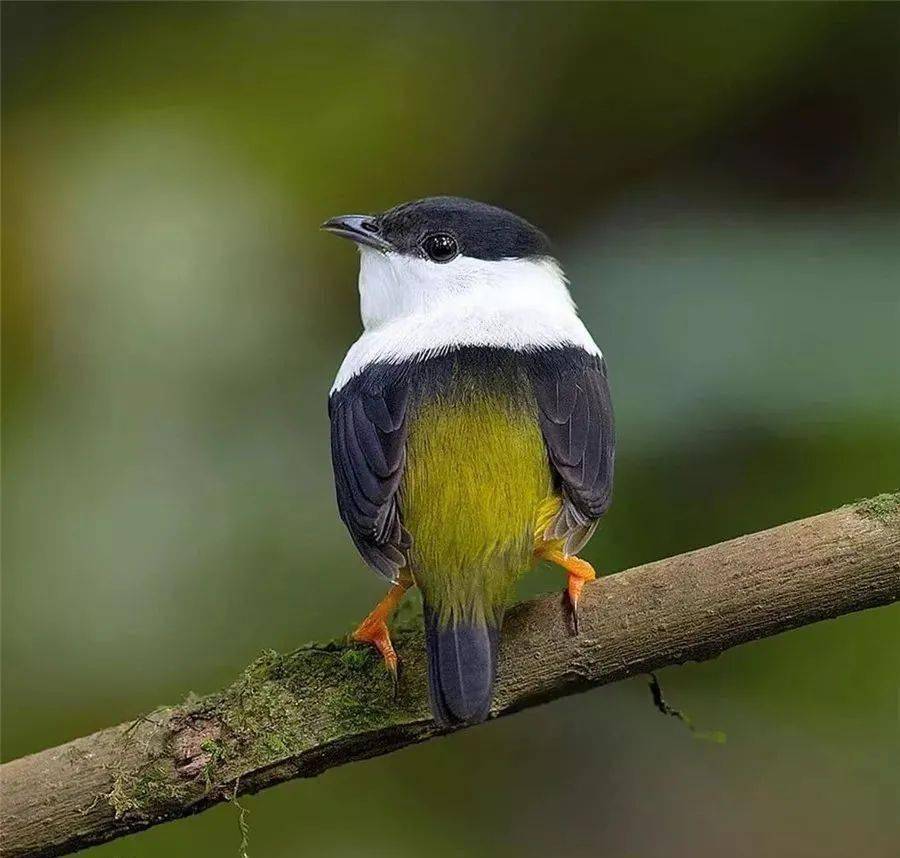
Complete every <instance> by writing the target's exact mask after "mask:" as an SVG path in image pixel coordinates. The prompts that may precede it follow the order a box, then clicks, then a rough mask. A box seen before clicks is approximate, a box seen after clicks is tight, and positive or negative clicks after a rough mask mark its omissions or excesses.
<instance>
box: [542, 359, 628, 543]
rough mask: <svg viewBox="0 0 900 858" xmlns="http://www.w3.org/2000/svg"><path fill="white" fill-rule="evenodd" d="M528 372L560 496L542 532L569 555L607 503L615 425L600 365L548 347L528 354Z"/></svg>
mask: <svg viewBox="0 0 900 858" xmlns="http://www.w3.org/2000/svg"><path fill="white" fill-rule="evenodd" d="M528 373H529V375H530V377H531V382H532V385H533V387H534V392H535V396H536V398H537V402H538V412H539V413H538V417H539V420H540V424H541V432H542V433H543V436H544V443H545V444H546V445H547V453H548V455H549V457H550V463H551V465H552V466H553V469H554V471H555V472H556V474H557V476H558V477H559V481H560V489H561V493H562V499H563V504H562V509H560V511H559V515H558V516H557V517H556V519H555V520H554V522H553V523H552V524H551V525H550V528H549V529H548V531H547V534H546V536H547V538H551V539H565V546H564V550H565V552H566V553H567V554H575V553H576V552H577V551H578V550H579V549H580V548H581V547H582V546H583V545H584V544H585V543H586V542H587V541H588V539H590V538H591V535H592V534H593V532H594V530H595V529H596V527H597V523H598V522H599V520H600V518H601V517H602V516H603V514H604V513H605V512H606V510H607V509H609V505H610V502H611V501H612V487H613V464H614V459H615V426H614V423H613V410H612V402H611V399H610V393H609V384H608V383H607V380H606V365H605V364H604V362H603V360H602V358H599V357H597V356H594V355H590V354H588V353H587V352H585V351H583V350H581V349H577V348H565V349H553V350H550V351H546V352H538V353H535V354H533V355H530V356H529V361H528Z"/></svg>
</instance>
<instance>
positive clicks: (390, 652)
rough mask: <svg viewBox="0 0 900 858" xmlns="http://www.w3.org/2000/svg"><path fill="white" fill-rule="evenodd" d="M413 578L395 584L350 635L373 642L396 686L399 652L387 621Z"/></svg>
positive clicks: (361, 640)
mask: <svg viewBox="0 0 900 858" xmlns="http://www.w3.org/2000/svg"><path fill="white" fill-rule="evenodd" d="M412 585H413V582H412V579H411V578H401V579H400V580H399V581H398V582H397V583H396V584H394V585H393V586H392V587H391V589H390V590H388V592H387V595H386V596H385V597H384V598H383V599H382V600H381V601H380V602H379V603H378V604H377V605H376V606H375V608H374V609H373V610H372V612H371V613H370V614H369V616H367V617H366V618H365V619H364V620H363V621H362V622H361V623H360V624H359V627H358V628H357V629H356V631H355V632H353V634H352V635H351V636H350V637H351V638H352V639H353V640H355V641H359V642H360V643H369V644H372V645H373V646H374V647H375V649H377V650H378V652H380V653H381V657H382V658H383V659H384V666H385V667H386V668H387V669H388V670H389V671H390V674H391V677H392V679H393V681H394V687H395V688H396V687H397V653H396V652H395V651H394V645H393V644H392V643H391V634H390V632H389V631H388V626H387V621H388V620H389V619H390V617H391V614H393V613H394V611H396V610H397V606H398V605H399V604H400V600H401V599H402V598H403V594H404V593H405V592H406V591H407V590H408V589H409V588H410V587H412Z"/></svg>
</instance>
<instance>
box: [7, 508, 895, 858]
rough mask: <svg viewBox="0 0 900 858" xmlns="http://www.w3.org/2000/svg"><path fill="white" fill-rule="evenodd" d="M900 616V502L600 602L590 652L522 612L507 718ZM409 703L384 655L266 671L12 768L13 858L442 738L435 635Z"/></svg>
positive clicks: (511, 640)
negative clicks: (725, 657) (857, 617)
mask: <svg viewBox="0 0 900 858" xmlns="http://www.w3.org/2000/svg"><path fill="white" fill-rule="evenodd" d="M898 598H900V495H896V494H895V495H881V496H880V497H878V498H874V499H872V500H869V501H863V502H861V503H858V504H856V505H854V506H849V507H844V508H842V509H839V510H836V511H835V512H830V513H826V514H825V515H819V516H816V517H814V518H808V519H804V520H803V521H798V522H794V523H792V524H785V525H782V526H780V527H776V528H773V529H772V530H767V531H763V532H762V533H757V534H754V535H752V536H744V537H741V538H739V539H734V540H731V541H729V542H724V543H721V544H719V545H713V546H711V547H709V548H703V549H700V550H699V551H693V552H690V553H689V554H682V555H679V556H677V557H672V558H669V559H668V560H660V561H658V562H656V563H649V564H647V565H645V566H639V567H636V568H634V569H631V570H629V571H627V572H623V573H621V574H618V575H612V576H609V577H606V578H603V579H601V580H599V581H597V582H596V583H594V584H590V585H588V586H587V587H585V589H584V594H583V596H582V599H581V634H580V635H579V636H577V637H576V636H573V635H572V633H571V631H570V629H569V628H568V626H567V623H566V619H565V613H564V610H563V606H562V600H561V598H560V596H558V595H553V596H545V597H543V598H539V599H534V600H532V601H529V602H525V603H523V604H521V605H518V606H517V607H516V608H514V609H512V610H511V611H510V613H509V615H508V618H507V621H506V623H505V625H504V629H503V642H502V645H501V657H500V674H499V682H498V687H497V692H496V696H495V700H494V707H493V710H492V713H493V715H494V716H495V717H496V716H500V715H506V714H508V713H510V712H514V711H516V710H518V709H522V708H524V707H527V706H533V705H535V704H537V703H541V702H543V701H547V700H552V699H553V698H556V697H561V696H563V695H566V694H572V693H574V692H578V691H583V690H585V689H587V688H590V687H593V686H596V685H601V684H603V683H607V682H614V681H616V680H619V679H623V678H625V677H628V676H633V675H634V674H638V673H645V672H648V671H651V670H654V669H656V668H660V667H663V666H665V665H670V664H678V663H682V662H685V661H698V660H702V659H708V658H712V657H714V656H716V655H718V654H719V653H720V652H722V651H723V650H725V649H727V648H728V647H732V646H735V645H737V644H740V643H744V642H745V641H750V640H755V639H757V638H763V637H767V636H769V635H774V634H778V633H779V632H783V631H786V630H788V629H793V628H796V627H798V626H803V625H807V624H808V623H814V622H817V621H819V620H823V619H828V618H830V617H837V616H840V615H841V614H847V613H850V612H852V611H859V610H862V609H864V608H872V607H876V606H878V605H887V604H889V603H892V602H894V601H896V600H897V599H898ZM396 637H397V644H398V650H399V652H400V657H401V659H402V664H403V673H402V678H401V690H400V693H399V697H398V698H397V699H396V700H394V699H393V696H392V692H391V683H390V682H389V680H388V677H387V675H386V673H385V671H384V670H383V668H382V666H381V665H380V663H379V662H378V660H377V659H376V658H375V656H374V655H373V654H371V653H370V652H369V650H368V649H366V648H362V647H358V646H349V645H345V644H343V643H331V644H327V645H310V646H307V647H304V648H302V649H299V650H297V651H296V652H293V653H291V654H289V655H278V654H277V653H274V652H269V653H264V654H263V655H262V656H261V657H260V658H258V659H257V660H256V661H255V662H254V663H253V664H252V665H250V667H248V668H247V669H246V670H245V671H244V673H243V674H242V675H241V676H240V677H239V678H238V679H237V681H236V682H235V683H234V684H233V685H231V686H230V687H229V688H227V689H225V690H224V691H222V692H220V693H218V694H212V695H210V696H208V697H204V698H195V699H188V700H187V701H186V702H184V703H182V704H181V705H179V706H174V707H171V708H163V709H160V710H158V711H156V712H154V713H151V714H150V715H147V716H144V717H142V718H139V719H138V720H137V721H134V722H133V723H131V724H121V725H119V726H117V727H111V728H109V729H106V730H101V731H100V732H99V733H94V734H93V735H91V736H87V737H85V738H83V739H76V740H75V741H73V742H69V743H68V744H66V745H62V746H60V747H58V748H51V749H50V750H46V751H41V752H40V753H38V754H33V755H32V756H29V757H24V758H22V759H19V760H15V761H13V762H10V763H6V764H5V765H3V766H2V767H0V777H2V798H3V804H2V813H0V830H2V843H0V851H2V854H3V855H4V856H10V858H11V856H26V855H28V856H33V855H42V856H44V855H61V854H64V853H67V852H72V851H75V850H77V849H81V848H83V847H86V846H90V845H92V844H97V843H104V842H107V841H110V840H113V839H115V838H117V837H121V836H123V835H125V834H130V833H132V832H135V831H140V830H141V829H144V828H147V827H149V826H151V825H156V824H158V823H160V822H165V821H167V820H171V819H177V818H179V817H183V816H187V815H189V814H192V813H197V812H199V811H201V810H204V809H205V808H207V807H210V806H212V805H214V804H217V803H219V802H222V801H227V800H231V799H233V798H234V797H235V794H236V793H244V792H256V791H257V790H261V789H264V788H265V787H268V786H272V785H273V784H277V783H280V782H282V781H285V780H288V779H290V778H295V777H312V776H314V775H317V774H319V773H320V772H323V771H325V770H326V769H328V768H331V767H332V766H337V765H341V764H343V763H348V762H351V761H353V760H360V759H364V758H366V757H372V756H375V755H377V754H385V753H388V752H390V751H394V750H397V749H398V748H401V747H403V746H405V745H409V744H412V743H414V742H421V741H424V740H425V739H429V738H432V737H433V736H436V735H438V734H439V733H440V731H439V730H438V729H437V728H436V727H435V725H434V723H433V722H432V721H431V719H430V717H429V715H428V708H427V702H426V697H427V694H426V684H425V683H426V679H425V662H424V648H423V641H422V635H421V632H420V631H417V630H406V631H401V632H399V633H398V634H397V636H396Z"/></svg>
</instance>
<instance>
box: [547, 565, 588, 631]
mask: <svg viewBox="0 0 900 858" xmlns="http://www.w3.org/2000/svg"><path fill="white" fill-rule="evenodd" d="M535 553H536V554H537V556H538V557H540V558H541V559H542V560H549V561H550V562H551V563H555V564H556V565H557V566H561V567H562V568H563V569H565V570H566V572H567V573H568V575H569V581H568V584H567V585H566V592H567V593H568V594H569V604H570V605H571V606H572V624H573V625H574V627H575V634H578V599H579V598H580V597H581V590H582V588H583V587H584V583H585V581H593V580H594V579H595V578H596V577H597V573H596V572H595V571H594V567H593V566H591V564H590V563H588V562H587V560H582V559H581V558H580V557H569V556H568V555H567V554H563V552H562V551H560V550H559V549H556V548H546V549H538V550H537V551H536V552H535Z"/></svg>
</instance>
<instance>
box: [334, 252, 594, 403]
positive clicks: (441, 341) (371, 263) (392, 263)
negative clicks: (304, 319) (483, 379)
mask: <svg viewBox="0 0 900 858" xmlns="http://www.w3.org/2000/svg"><path fill="white" fill-rule="evenodd" d="M360 252H361V260H360V270H359V292H360V310H361V315H362V321H363V327H364V329H365V330H364V332H363V335H362V336H361V337H360V338H359V339H358V340H357V341H356V342H355V343H354V344H353V346H352V347H351V348H350V351H349V352H348V353H347V356H346V358H345V359H344V362H343V364H342V365H341V368H340V371H339V372H338V376H337V378H336V379H335V382H334V387H333V388H332V392H333V391H335V390H340V389H341V388H342V387H343V386H344V385H345V384H346V383H347V382H348V381H349V380H350V379H351V378H352V377H353V376H355V375H357V374H358V373H359V372H360V371H362V370H363V369H365V367H367V366H369V365H370V364H372V363H375V362H389V363H398V362H401V361H406V360H424V359H426V358H428V357H433V356H434V355H438V354H442V353H444V352H446V351H448V350H450V349H452V348H455V347H458V346H493V347H497V348H508V349H514V350H516V351H533V350H535V349H546V348H554V347H558V346H577V347H580V348H583V349H584V350H585V351H588V352H590V353H591V354H596V355H599V354H600V349H598V348H597V345H596V343H594V341H593V339H592V338H591V335H590V334H589V333H588V332H587V329H586V328H585V327H584V325H583V324H582V322H581V320H580V319H579V318H578V313H577V311H576V309H575V304H574V302H573V301H572V297H571V296H570V294H569V290H568V287H567V281H566V278H565V275H564V274H563V272H562V270H561V269H560V267H559V265H558V264H557V263H556V261H555V260H553V259H551V258H549V257H544V258H540V259H500V260H496V261H488V260H483V259H473V258H471V257H466V256H458V257H456V259H454V260H452V261H451V262H448V263H445V264H439V263H435V262H431V261H429V260H426V259H418V258H413V257H409V256H403V255H400V254H397V253H387V254H385V253H381V252H379V251H377V250H373V249H370V248H367V247H362V248H360Z"/></svg>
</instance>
